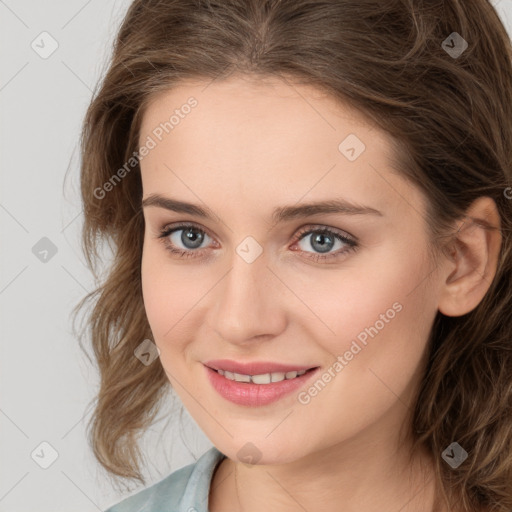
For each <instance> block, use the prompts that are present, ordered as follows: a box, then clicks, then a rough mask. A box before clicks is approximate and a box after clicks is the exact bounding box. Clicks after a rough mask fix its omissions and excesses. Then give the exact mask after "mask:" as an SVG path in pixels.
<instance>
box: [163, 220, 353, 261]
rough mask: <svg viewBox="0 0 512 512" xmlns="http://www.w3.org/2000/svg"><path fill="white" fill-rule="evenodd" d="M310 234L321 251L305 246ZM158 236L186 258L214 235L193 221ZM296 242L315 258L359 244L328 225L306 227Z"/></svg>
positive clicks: (180, 255)
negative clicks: (334, 248)
mask: <svg viewBox="0 0 512 512" xmlns="http://www.w3.org/2000/svg"><path fill="white" fill-rule="evenodd" d="M180 232H181V234H180ZM308 237H310V238H309V240H310V242H309V245H310V246H311V247H312V248H313V250H314V251H318V252H316V253H313V254H312V253H311V252H310V251H308V250H305V249H306V248H305V247H304V244H303V243H302V242H303V241H304V240H305V239H307V238H308ZM158 238H159V239H162V242H163V243H164V245H165V248H166V249H167V250H169V251H170V252H171V253H173V254H177V255H178V256H179V257H185V258H189V257H197V253H201V252H202V251H203V249H204V248H202V247H201V245H202V244H203V243H204V242H205V240H207V239H211V237H210V236H209V235H208V234H207V233H206V232H205V231H204V230H203V229H201V228H199V227H197V226H195V225H193V224H180V225H177V226H176V225H175V226H170V227H166V228H164V229H163V230H162V231H161V232H160V235H159V236H158ZM336 242H339V243H340V244H341V249H338V250H337V251H336V252H330V251H332V249H333V247H334V245H335V243H336ZM301 243H302V244H301ZM180 244H181V246H180ZM295 245H299V246H301V252H305V253H306V254H308V256H306V257H307V258H312V259H314V260H316V261H319V260H326V259H329V258H336V257H337V256H340V255H342V254H344V253H347V252H349V251H351V250H355V249H356V248H357V247H358V244H357V242H356V241H355V240H354V239H352V238H350V237H348V236H345V235H343V234H341V233H339V232H338V231H334V230H332V229H329V228H327V227H325V226H319V227H313V228H311V227H310V228H309V229H307V230H306V229H305V230H302V231H301V232H299V233H298V234H297V235H295V237H294V243H293V245H292V247H293V246H295ZM292 250H296V249H292Z"/></svg>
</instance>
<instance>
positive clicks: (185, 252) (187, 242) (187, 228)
mask: <svg viewBox="0 0 512 512" xmlns="http://www.w3.org/2000/svg"><path fill="white" fill-rule="evenodd" d="M180 233H181V234H180ZM158 238H159V239H161V240H162V242H163V244H164V246H165V248H166V249H167V250H168V251H170V252H171V253H173V254H177V255H179V256H180V257H185V258H188V257H195V256H196V254H195V253H197V252H202V250H197V249H198V248H200V246H201V245H202V244H203V242H204V240H205V239H206V238H211V237H210V236H209V235H208V234H207V233H206V231H204V230H202V229H200V228H199V227H197V226H195V225H194V224H179V225H174V226H168V227H165V228H164V229H163V230H162V231H161V232H160V235H159V236H158ZM182 247H183V248H182Z"/></svg>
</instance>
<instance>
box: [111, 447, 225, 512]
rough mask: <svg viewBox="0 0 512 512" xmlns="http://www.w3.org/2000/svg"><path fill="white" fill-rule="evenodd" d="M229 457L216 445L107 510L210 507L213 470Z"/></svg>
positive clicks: (177, 511)
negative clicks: (209, 497)
mask: <svg viewBox="0 0 512 512" xmlns="http://www.w3.org/2000/svg"><path fill="white" fill-rule="evenodd" d="M223 458H225V455H224V454H222V453H221V452H219V451H218V450H217V449H216V448H215V447H212V448H210V450H208V451H207V452H206V453H204V454H203V455H202V456H201V457H200V458H199V459H198V460H197V461H196V462H193V463H192V464H189V465H188V466H185V467H183V468H181V469H178V470H176V471H174V472H173V473H171V474H170V475H168V476H166V477H165V478H164V479H163V480H160V481H159V482H157V483H155V484H153V485H151V486H150V487H148V488H146V489H142V490H141V491H139V492H137V493H135V494H133V495H132V496H129V497H128V498H125V499H124V500H122V501H120V502H119V503H117V504H115V505H113V506H111V507H110V508H108V509H107V510H105V511H104V512H181V511H182V510H183V512H188V511H189V510H192V507H195V508H196V510H197V512H200V511H201V510H204V511H205V512H206V511H207V510H208V494H209V490H210V482H211V478H212V475H213V471H214V469H215V467H216V466H217V464H218V463H219V462H220V461H221V460H222V459H223Z"/></svg>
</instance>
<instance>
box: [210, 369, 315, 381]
mask: <svg viewBox="0 0 512 512" xmlns="http://www.w3.org/2000/svg"><path fill="white" fill-rule="evenodd" d="M217 372H218V373H219V374H220V375H223V376H224V377H226V379H229V380H236V381H237V382H253V383H254V384H270V383H271V382H281V381H282V380H285V379H294V378H295V377H300V376H301V375H304V374H305V373H306V370H300V371H293V372H286V373H284V372H274V373H263V374H261V375H244V374H241V373H233V372H228V371H227V370H217Z"/></svg>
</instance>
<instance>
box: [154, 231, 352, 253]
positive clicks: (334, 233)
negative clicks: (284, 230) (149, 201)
mask: <svg viewBox="0 0 512 512" xmlns="http://www.w3.org/2000/svg"><path fill="white" fill-rule="evenodd" d="M190 228H195V229H196V230H197V231H199V232H200V233H202V234H206V235H208V236H210V235H209V233H208V232H207V231H205V230H204V229H201V228H200V227H199V226H196V225H195V224H192V223H179V224H176V225H171V226H165V227H164V228H163V229H161V230H160V234H159V235H158V239H159V240H161V242H162V243H163V244H164V247H165V249H166V250H168V251H169V252H171V253H172V254H175V255H178V257H180V258H197V257H199V256H197V255H196V254H197V253H199V254H201V252H202V251H203V250H204V249H198V250H195V249H189V250H182V249H176V247H174V245H173V244H172V243H171V242H170V241H169V238H168V237H169V236H170V235H171V234H172V233H174V232H175V231H180V230H182V229H190ZM312 233H320V234H323V235H329V236H332V237H333V238H335V239H337V240H339V241H341V242H343V243H344V244H346V245H347V247H345V248H344V249H340V250H338V251H337V252H334V253H329V254H325V255H324V254H319V253H314V254H313V253H309V252H307V251H303V252H306V253H307V254H311V256H306V258H308V259H312V260H314V261H316V262H319V261H326V260H331V259H333V258H334V259H337V258H338V257H340V256H342V255H344V254H347V253H349V252H351V251H355V250H357V248H358V247H359V244H358V243H357V242H356V241H355V240H354V239H352V238H349V237H347V236H344V235H342V234H341V233H339V232H338V231H334V230H332V229H330V228H327V227H325V226H318V227H315V226H307V227H305V228H302V229H301V230H299V232H298V233H297V235H295V237H294V240H293V243H294V244H295V243H297V242H300V241H301V240H302V239H303V238H305V237H306V236H307V235H310V234H312ZM210 238H212V237H211V236H210Z"/></svg>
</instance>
